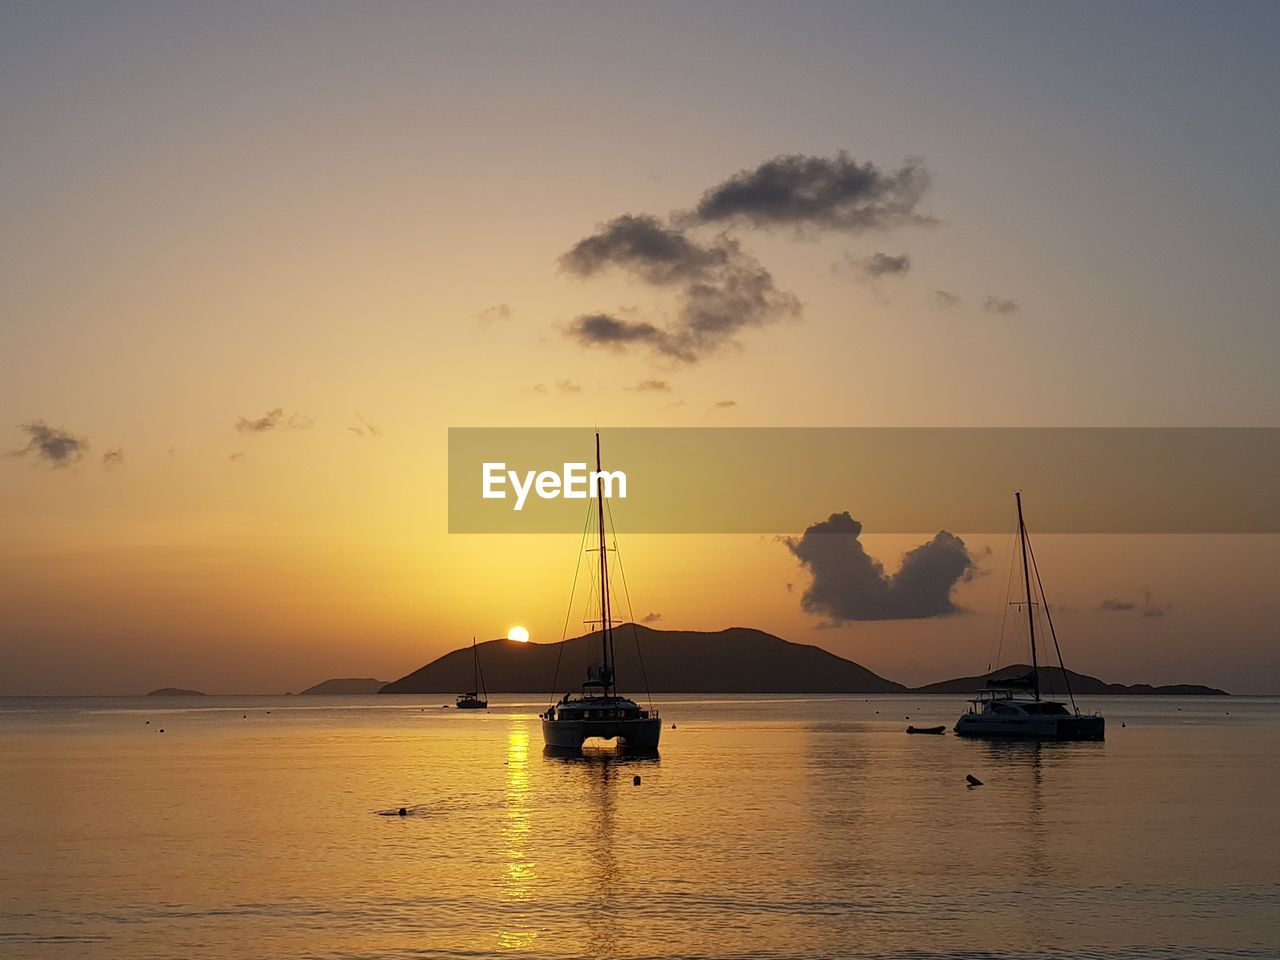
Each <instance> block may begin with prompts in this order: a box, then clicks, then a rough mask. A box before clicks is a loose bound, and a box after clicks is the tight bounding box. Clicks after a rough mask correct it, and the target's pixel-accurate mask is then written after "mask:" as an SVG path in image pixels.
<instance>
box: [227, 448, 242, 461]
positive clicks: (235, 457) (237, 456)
mask: <svg viewBox="0 0 1280 960" xmlns="http://www.w3.org/2000/svg"><path fill="white" fill-rule="evenodd" d="M227 459H228V460H230V461H231V462H232V463H239V462H240V461H242V460H243V459H244V454H243V453H241V452H239V451H237V452H236V453H233V454H231V455H230V456H228V457H227Z"/></svg>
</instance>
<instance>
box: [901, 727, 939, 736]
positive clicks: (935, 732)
mask: <svg viewBox="0 0 1280 960" xmlns="http://www.w3.org/2000/svg"><path fill="white" fill-rule="evenodd" d="M946 732H947V728H946V727H907V733H927V734H931V735H933V736H935V737H940V736H942V735H943V734H944V733H946Z"/></svg>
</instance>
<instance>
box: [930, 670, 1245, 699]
mask: <svg viewBox="0 0 1280 960" xmlns="http://www.w3.org/2000/svg"><path fill="white" fill-rule="evenodd" d="M1029 673H1031V666H1030V665H1029V664H1025V663H1019V664H1013V665H1012V666H1008V667H1001V668H1000V669H998V670H992V671H991V672H990V673H984V674H982V675H981V676H978V677H957V678H956V679H955V680H943V681H941V682H939V683H930V684H928V685H926V686H923V687H916V688H915V689H914V690H912V691H911V692H912V693H947V694H957V693H959V694H969V693H974V692H975V691H978V690H984V689H986V686H987V681H988V680H996V679H1000V680H1005V679H1009V678H1011V677H1022V676H1026V675H1027V674H1029ZM1067 679H1068V680H1070V681H1071V692H1072V693H1077V694H1080V695H1081V696H1090V697H1096V696H1105V695H1129V696H1134V695H1138V694H1152V695H1155V696H1161V697H1202V696H1215V697H1225V696H1229V694H1228V693H1227V692H1226V691H1225V690H1218V689H1216V688H1215V687H1202V686H1200V685H1199V684H1195V683H1172V684H1167V685H1165V686H1162V687H1153V686H1151V685H1150V684H1147V683H1135V684H1129V685H1126V684H1123V683H1104V682H1103V681H1101V680H1099V679H1098V678H1097V677H1090V676H1086V675H1085V674H1083V673H1076V672H1075V671H1074V670H1068V671H1067ZM1040 692H1041V694H1042V695H1046V696H1047V695H1049V694H1060V695H1063V696H1065V695H1066V692H1067V685H1066V683H1065V682H1064V681H1063V677H1062V669H1061V668H1060V667H1041V668H1040Z"/></svg>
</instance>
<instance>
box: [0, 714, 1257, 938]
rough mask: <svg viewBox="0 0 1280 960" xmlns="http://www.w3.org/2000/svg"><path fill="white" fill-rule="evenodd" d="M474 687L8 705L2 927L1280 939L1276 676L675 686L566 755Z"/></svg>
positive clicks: (246, 933)
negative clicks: (976, 688) (1094, 687)
mask: <svg viewBox="0 0 1280 960" xmlns="http://www.w3.org/2000/svg"><path fill="white" fill-rule="evenodd" d="M443 699H444V698H441V697H427V698H416V697H415V698H400V697H395V698H389V697H362V698H345V697H343V698H327V697H326V698H296V697H289V698H260V697H254V698H221V697H210V698H201V699H195V700H189V699H166V700H158V699H156V698H136V699H49V700H39V699H11V700H0V756H2V757H3V761H2V763H3V776H0V850H2V851H3V856H2V857H0V955H3V956H5V957H18V958H27V957H30V958H81V957H94V958H97V957H102V958H164V960H171V958H176V957H184V958H218V960H237V958H302V957H335V958H339V957H340V958H382V957H444V956H449V957H453V956H462V957H466V956H476V957H479V956H494V955H503V954H505V955H510V956H513V957H518V956H529V957H555V958H565V957H727V956H734V957H845V956H847V957H909V958H915V960H922V958H931V957H955V958H960V957H964V958H969V957H993V958H1014V957H1017V958H1032V957H1050V958H1066V957H1098V958H1165V957H1197V958H1210V957H1212V958H1226V957H1250V958H1252V957H1267V958H1274V957H1277V956H1280V827H1278V826H1277V809H1278V808H1280V766H1278V765H1277V760H1280V701H1277V700H1269V699H1244V698H1231V699H1230V700H1224V699H1212V700H1201V699H1149V698H1125V699H1106V700H1100V701H1097V702H1094V703H1091V704H1089V705H1088V706H1089V707H1090V708H1092V707H1096V706H1101V707H1102V708H1103V709H1104V711H1105V712H1106V714H1107V716H1108V731H1107V734H1108V738H1107V742H1106V743H1103V744H1087V743H1084V744H1046V745H1035V744H1018V743H1009V744H997V743H992V742H977V741H966V740H962V739H959V738H957V737H954V736H951V735H950V733H948V735H947V736H946V737H910V736H906V735H905V733H904V732H903V731H904V729H905V727H906V725H907V723H908V722H910V723H915V724H921V725H928V724H933V723H946V724H947V725H948V728H949V727H950V725H951V723H953V722H954V720H955V718H956V716H957V715H958V714H959V712H960V709H961V707H962V705H963V704H962V702H961V701H960V700H959V699H958V698H957V699H952V698H945V697H928V698H920V697H873V698H870V699H863V698H860V697H859V698H835V697H823V698H799V697H768V698H755V699H753V698H744V697H718V698H710V699H705V700H701V699H692V698H687V697H684V698H676V697H661V698H655V699H656V700H657V701H658V706H659V707H660V709H661V710H662V713H663V717H664V723H665V724H666V729H665V730H664V732H663V746H662V752H661V757H660V759H656V760H654V759H625V758H615V757H614V756H613V754H612V752H611V751H602V752H595V753H588V754H586V755H585V756H584V757H583V758H582V759H580V760H574V761H567V760H563V759H557V758H551V757H546V756H544V755H543V751H542V740H541V733H540V729H539V727H538V724H537V721H536V719H535V717H534V714H535V713H536V711H537V710H538V709H540V708H541V707H542V706H543V702H542V699H541V698H537V697H518V696H508V697H495V698H494V706H493V708H492V709H491V710H490V711H489V712H488V713H483V714H479V715H475V714H464V713H459V712H457V711H454V710H444V709H441V707H440V703H441V701H442V700H443ZM908 716H909V717H910V720H909V721H908V720H907V719H906V718H907V717H908ZM672 723H674V724H676V725H677V726H676V728H675V729H673V728H672V726H671V724H672ZM1122 723H1123V724H1124V725H1123V726H1122ZM161 728H163V729H164V733H163V734H161V733H160V732H159V731H160V729H161ZM968 773H973V774H975V775H976V776H978V777H979V778H981V779H982V780H983V781H985V786H982V787H978V788H969V787H967V786H966V783H965V775H966V774H968ZM636 775H639V776H640V777H641V778H642V781H641V784H640V786H634V785H633V784H632V778H633V776H636ZM401 806H403V807H406V808H407V809H408V811H409V814H410V815H409V816H405V817H400V816H398V815H394V814H395V813H396V811H397V810H398V808H399V807H401ZM385 814H393V815H391V816H387V815H385Z"/></svg>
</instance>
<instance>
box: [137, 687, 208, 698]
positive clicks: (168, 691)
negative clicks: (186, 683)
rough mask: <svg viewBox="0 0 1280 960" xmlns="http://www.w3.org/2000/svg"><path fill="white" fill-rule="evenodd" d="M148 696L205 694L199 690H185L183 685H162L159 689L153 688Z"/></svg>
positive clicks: (197, 695) (199, 695)
mask: <svg viewBox="0 0 1280 960" xmlns="http://www.w3.org/2000/svg"><path fill="white" fill-rule="evenodd" d="M147 696H148V697H203V696H204V694H203V693H201V692H200V691H199V690H183V689H182V688H181V687H161V688H160V689H159V690H152V691H151V692H150V693H148V694H147Z"/></svg>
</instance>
